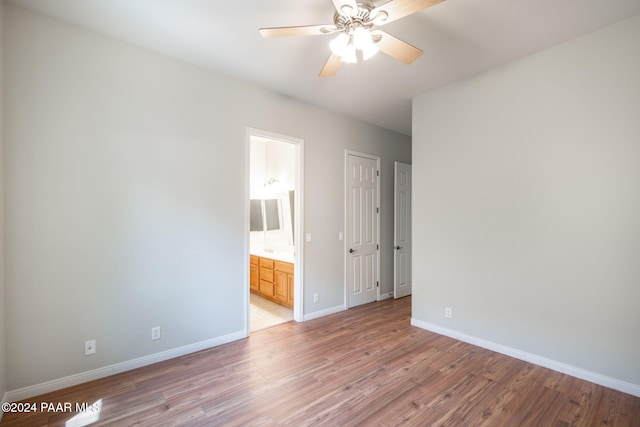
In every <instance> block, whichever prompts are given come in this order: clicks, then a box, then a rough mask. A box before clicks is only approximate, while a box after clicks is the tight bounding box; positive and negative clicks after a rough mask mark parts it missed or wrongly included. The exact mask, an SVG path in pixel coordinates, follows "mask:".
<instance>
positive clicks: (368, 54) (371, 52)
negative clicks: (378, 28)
mask: <svg viewBox="0 0 640 427" xmlns="http://www.w3.org/2000/svg"><path fill="white" fill-rule="evenodd" d="M360 50H362V59H363V60H365V61H366V60H367V59H370V58H373V57H374V56H375V55H376V53H378V52H379V51H380V48H378V46H376V45H375V44H373V43H371V44H370V45H368V46H365V47H364V48H362V49H360Z"/></svg>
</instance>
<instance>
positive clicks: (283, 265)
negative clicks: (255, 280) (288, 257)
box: [274, 261, 293, 274]
mask: <svg viewBox="0 0 640 427" xmlns="http://www.w3.org/2000/svg"><path fill="white" fill-rule="evenodd" d="M274 270H277V271H282V272H283V273H287V274H293V264H289V263H288V262H282V261H275V267H274Z"/></svg>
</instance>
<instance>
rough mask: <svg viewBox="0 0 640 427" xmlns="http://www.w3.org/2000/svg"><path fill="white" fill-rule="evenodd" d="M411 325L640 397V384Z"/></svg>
mask: <svg viewBox="0 0 640 427" xmlns="http://www.w3.org/2000/svg"><path fill="white" fill-rule="evenodd" d="M411 325H413V326H416V327H418V328H421V329H426V330H428V331H431V332H435V333H436V334H440V335H445V336H447V337H450V338H453V339H456V340H459V341H464V342H467V343H469V344H473V345H476V346H478V347H482V348H486V349H488V350H492V351H495V352H498V353H502V354H505V355H507V356H511V357H514V358H516V359H520V360H524V361H525V362H529V363H533V364H534V365H538V366H542V367H544V368H548V369H551V370H554V371H557V372H561V373H563V374H567V375H571V376H572V377H576V378H579V379H582V380H585V381H589V382H592V383H595V384H599V385H601V386H604V387H609V388H612V389H614V390H618V391H621V392H623V393H627V394H630V395H632V396H637V397H640V385H638V384H632V383H629V382H626V381H622V380H619V379H616V378H611V377H607V376H605V375H601V374H598V373H595V372H591V371H587V370H586V369H582V368H578V367H576V366H572V365H568V364H566V363H563V362H558V361H557V360H552V359H548V358H546V357H543V356H539V355H537V354H533V353H528V352H526V351H522V350H518V349H516V348H513V347H509V346H506V345H502V344H498V343H495V342H492V341H488V340H485V339H483V338H478V337H475V336H473V335H467V334H465V333H463V332H459V331H456V330H453V329H448V328H443V327H442V326H438V325H434V324H433V323H429V322H423V321H421V320H418V319H415V318H413V317H412V318H411Z"/></svg>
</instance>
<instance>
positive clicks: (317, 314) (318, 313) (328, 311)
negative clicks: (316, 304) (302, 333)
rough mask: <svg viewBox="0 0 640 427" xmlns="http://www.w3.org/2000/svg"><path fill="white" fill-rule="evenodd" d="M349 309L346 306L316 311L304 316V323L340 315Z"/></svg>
mask: <svg viewBox="0 0 640 427" xmlns="http://www.w3.org/2000/svg"><path fill="white" fill-rule="evenodd" d="M346 309H347V306H346V305H344V304H343V305H336V306H335V307H329V308H325V309H324V310H319V311H314V312H313V313H308V314H305V315H304V321H305V322H306V321H307V320H313V319H318V318H320V317H324V316H328V315H330V314H335V313H340V312H341V311H345V310H346Z"/></svg>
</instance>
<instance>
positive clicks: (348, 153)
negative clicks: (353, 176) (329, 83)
mask: <svg viewBox="0 0 640 427" xmlns="http://www.w3.org/2000/svg"><path fill="white" fill-rule="evenodd" d="M349 156H355V157H363V158H365V159H369V160H375V161H376V169H377V170H378V172H379V173H380V175H378V176H377V179H376V193H377V194H376V198H377V201H378V206H376V207H377V208H378V213H377V215H378V224H377V231H376V233H377V236H376V237H377V241H376V244H377V245H378V250H377V251H376V257H377V261H376V263H377V268H376V281H377V282H378V286H377V289H376V301H381V300H382V298H381V297H380V289H381V286H380V249H379V248H380V223H381V222H382V221H381V218H382V212H380V211H381V210H382V209H381V206H380V205H381V200H380V179H381V178H382V171H381V170H380V169H381V166H380V156H375V155H373V154H367V153H361V152H358V151H353V150H344V215H343V216H344V243H343V252H344V258H343V270H344V274H343V275H344V280H343V281H344V306H345V307H347V308H348V307H349V292H348V288H349V283H348V281H349V275H348V271H349V266H348V263H349V255H348V254H347V243H348V242H349V226H348V223H349V218H347V216H348V213H349V188H348V187H349V179H348V176H349V171H348V167H349Z"/></svg>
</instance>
